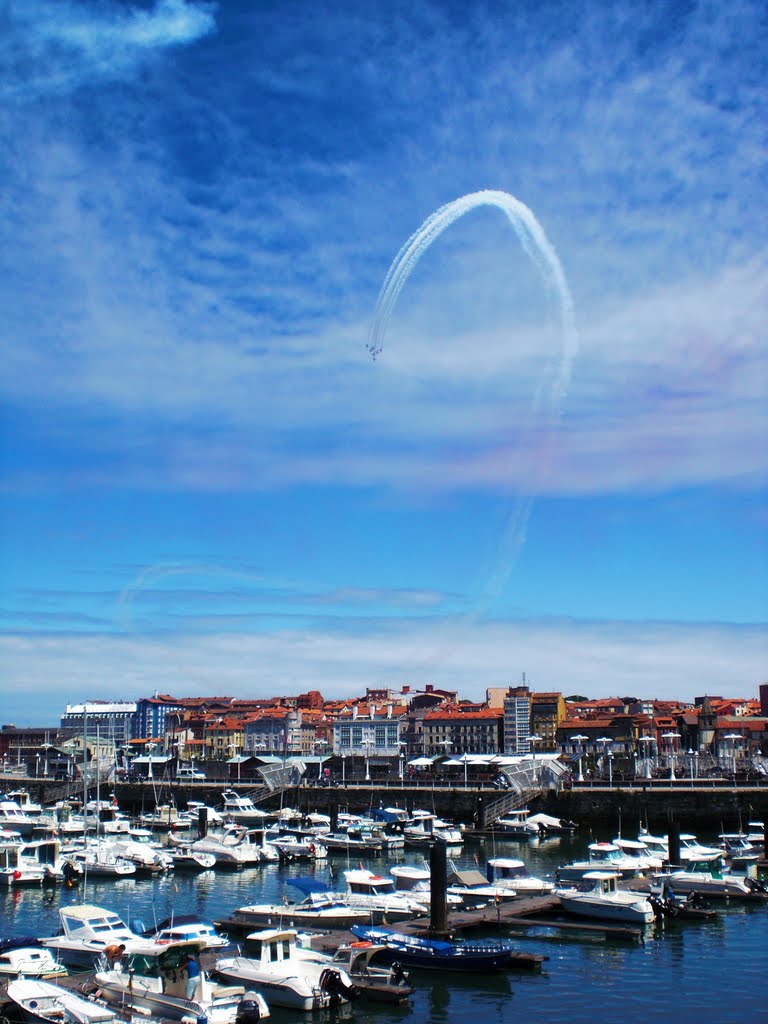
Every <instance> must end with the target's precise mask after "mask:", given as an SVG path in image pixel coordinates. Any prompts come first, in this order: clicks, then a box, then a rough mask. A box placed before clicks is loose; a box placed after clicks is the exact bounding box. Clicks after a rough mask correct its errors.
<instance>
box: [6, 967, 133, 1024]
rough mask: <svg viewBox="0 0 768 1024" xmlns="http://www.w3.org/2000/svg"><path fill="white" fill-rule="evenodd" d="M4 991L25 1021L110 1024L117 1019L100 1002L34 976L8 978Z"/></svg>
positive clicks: (32, 1022)
mask: <svg viewBox="0 0 768 1024" xmlns="http://www.w3.org/2000/svg"><path fill="white" fill-rule="evenodd" d="M6 995H7V997H8V999H9V1000H10V1002H11V1003H12V1004H13V1005H14V1007H15V1009H16V1011H17V1014H18V1016H19V1017H20V1019H21V1020H22V1021H24V1022H25V1024H111V1022H112V1021H115V1020H116V1019H117V1014H116V1013H115V1011H114V1010H110V1009H109V1008H108V1007H106V1006H104V1005H103V1004H101V1003H96V1002H93V1001H92V1000H90V999H84V998H83V997H82V996H79V995H77V994H76V993H75V992H70V991H69V990H68V989H65V988H60V987H59V986H58V985H54V984H53V983H52V982H50V981H41V980H40V979H37V978H34V979H33V978H18V979H16V980H14V981H11V982H9V983H8V988H7V990H6Z"/></svg>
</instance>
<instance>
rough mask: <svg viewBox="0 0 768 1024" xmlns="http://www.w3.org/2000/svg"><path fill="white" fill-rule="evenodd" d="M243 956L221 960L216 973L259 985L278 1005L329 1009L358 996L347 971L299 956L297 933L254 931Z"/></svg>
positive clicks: (292, 1007)
mask: <svg viewBox="0 0 768 1024" xmlns="http://www.w3.org/2000/svg"><path fill="white" fill-rule="evenodd" d="M243 953H244V955H243V956H235V957H229V958H227V959H222V960H217V961H216V974H217V975H218V976H220V977H222V978H226V979H229V980H230V981H233V982H234V983H235V984H238V985H245V986H247V987H250V986H256V987H257V988H258V989H259V990H260V991H261V992H263V993H264V994H265V995H266V997H267V999H268V1000H269V1002H270V1004H272V1005H274V1006H287V1007H289V1008H291V1009H294V1010H303V1011H304V1012H307V1011H312V1010H325V1009H328V1008H330V1007H335V1006H339V1005H341V1004H342V1003H346V1002H348V1001H349V998H350V996H351V995H352V994H354V986H353V985H352V982H351V980H350V978H349V975H348V974H347V973H346V972H345V971H343V970H341V969H340V968H338V967H330V966H328V965H327V964H323V963H317V962H316V961H314V960H309V959H305V958H304V957H302V956H300V955H297V950H296V932H295V931H292V930H282V929H264V930H262V931H257V932H252V933H251V934H250V935H249V936H248V937H247V939H246V940H245V944H244V948H243Z"/></svg>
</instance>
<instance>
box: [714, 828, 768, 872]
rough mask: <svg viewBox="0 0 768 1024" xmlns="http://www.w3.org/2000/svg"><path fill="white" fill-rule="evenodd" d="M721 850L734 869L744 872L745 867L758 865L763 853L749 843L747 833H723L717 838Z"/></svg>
mask: <svg viewBox="0 0 768 1024" xmlns="http://www.w3.org/2000/svg"><path fill="white" fill-rule="evenodd" d="M717 838H718V839H719V840H720V849H721V850H722V851H723V853H724V854H725V857H726V859H727V860H728V862H729V863H730V864H731V866H732V867H735V868H737V869H738V870H743V869H744V867H745V865H747V864H752V863H757V861H758V860H760V856H761V851H760V850H759V849H758V847H756V846H753V845H752V843H751V842H750V841H749V837H748V836H747V834H746V832H721V833H720V835H719V836H718V837H717Z"/></svg>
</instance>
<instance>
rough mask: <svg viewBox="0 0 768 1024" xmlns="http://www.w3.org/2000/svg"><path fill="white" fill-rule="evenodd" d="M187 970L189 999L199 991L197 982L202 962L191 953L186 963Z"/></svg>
mask: <svg viewBox="0 0 768 1024" xmlns="http://www.w3.org/2000/svg"><path fill="white" fill-rule="evenodd" d="M184 966H185V967H186V971H187V999H194V998H195V992H196V991H197V982H198V980H199V978H200V964H199V963H198V962H197V960H195V958H194V957H193V956H192V955H191V954H190V955H189V956H188V957H187V962H186V964H185V965H184Z"/></svg>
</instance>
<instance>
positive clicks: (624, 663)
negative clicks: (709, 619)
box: [0, 620, 768, 725]
mask: <svg viewBox="0 0 768 1024" xmlns="http://www.w3.org/2000/svg"><path fill="white" fill-rule="evenodd" d="M0 651H1V652H2V658H3V665H4V677H3V683H2V690H0V696H2V701H3V714H4V718H5V720H14V721H16V724H18V725H21V724H24V723H25V722H27V721H29V722H34V723H37V724H42V723H44V722H50V721H54V720H55V719H56V717H57V716H58V714H59V710H60V708H62V707H63V705H64V704H65V703H67V702H72V701H74V700H79V699H83V698H85V697H91V696H97V695H99V696H102V697H103V696H105V695H107V694H109V693H120V694H121V695H122V696H123V697H125V698H129V699H130V698H135V697H138V696H142V695H146V694H147V693H150V692H152V691H154V690H155V689H159V690H160V691H161V692H168V693H173V694H176V695H179V696H183V695H202V694H211V693H217V694H228V695H229V696H234V697H247V696H257V695H258V696H270V695H276V694H280V693H298V692H301V691H302V690H306V689H309V688H316V689H319V690H321V691H322V692H323V694H324V695H325V696H326V697H344V696H348V695H354V694H361V693H363V692H364V690H365V687H367V686H372V687H373V686H392V687H399V686H401V685H402V684H403V683H410V684H411V685H418V686H421V685H424V684H425V683H428V682H429V683H433V684H434V685H436V686H440V687H444V688H447V689H457V690H459V691H460V694H461V695H462V696H464V697H470V698H482V697H483V695H484V693H485V689H486V688H487V687H489V686H505V685H512V684H515V683H517V682H518V681H519V680H520V678H521V674H522V673H523V672H525V673H526V677H527V678H528V679H529V680H530V685H531V687H532V688H533V689H534V690H541V691H545V690H559V691H561V692H563V693H565V694H569V693H584V694H586V695H589V696H593V697H601V696H615V695H625V694H632V695H635V696H639V697H645V698H659V699H674V698H680V699H682V700H692V699H693V697H694V696H698V695H701V694H704V693H710V694H722V695H724V696H742V697H751V696H755V695H756V693H757V686H758V684H759V683H760V682H761V681H763V680H764V678H765V666H766V663H767V659H768V636H767V635H766V632H765V629H764V628H762V627H757V626H754V627H747V626H724V625H716V624H708V623H693V624H686V625H678V624H674V623H663V624H662V623H653V622H648V623H636V624H631V623H625V622H578V621H557V620H530V621H526V622H516V623H497V624H492V625H478V624H475V623H472V622H470V621H469V620H464V621H463V623H462V622H459V623H456V622H453V623H445V624H442V625H441V624H432V625H425V624H424V623H420V624H419V625H418V626H417V627H412V626H409V625H408V624H402V623H400V624H393V623H388V624H386V625H383V626H379V627H375V626H373V625H370V624H369V625H368V626H366V625H365V624H358V626H357V627H356V628H355V630H354V631H353V632H351V633H349V634H348V635H340V634H338V633H335V632H331V631H323V630H318V631H310V630H305V631H297V632H295V633H291V632H285V633H273V634H266V635H261V636H244V635H238V634H221V635H215V636H211V635H209V636H200V635H175V636H163V637H154V638H146V637H125V636H123V637H121V636H111V637H103V636H101V637H95V636H77V637H74V636H50V635H48V636H46V635H36V636H8V635H6V636H4V637H2V638H0ZM30 693H34V694H36V695H37V698H38V699H37V700H36V702H35V705H34V710H33V709H32V707H33V706H32V704H31V703H30V700H29V694H30Z"/></svg>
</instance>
